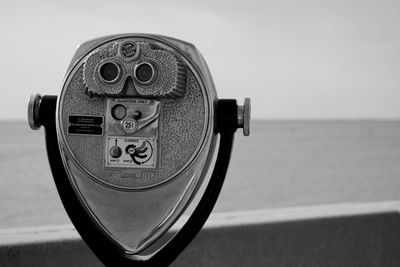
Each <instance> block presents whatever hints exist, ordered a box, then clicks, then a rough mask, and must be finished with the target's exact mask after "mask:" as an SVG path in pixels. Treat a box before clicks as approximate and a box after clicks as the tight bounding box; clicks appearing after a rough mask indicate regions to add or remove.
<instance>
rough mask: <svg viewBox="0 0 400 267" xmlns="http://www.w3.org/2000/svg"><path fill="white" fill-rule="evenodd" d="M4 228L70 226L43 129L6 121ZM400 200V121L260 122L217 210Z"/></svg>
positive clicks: (1, 158) (238, 152) (235, 160)
mask: <svg viewBox="0 0 400 267" xmlns="http://www.w3.org/2000/svg"><path fill="white" fill-rule="evenodd" d="M0 129H1V131H0V137H1V140H2V145H1V149H0V211H1V212H0V228H11V227H25V226H39V225H51V224H65V223H69V219H68V217H67V215H66V213H65V211H64V209H63V207H62V204H61V201H60V199H59V197H58V194H57V192H56V188H55V185H54V182H53V178H52V176H51V173H50V168H49V165H48V162H47V155H46V152H45V143H44V131H43V129H41V130H39V131H31V130H30V129H29V127H28V125H27V123H26V122H0ZM399 198H400V121H383V120H382V121H379V120H375V121H374V120H358V121H357V120H348V121H340V120H337V121H254V122H253V123H252V129H251V135H250V136H249V137H243V135H242V133H241V130H239V131H238V132H237V134H236V139H235V144H234V150H233V153H232V159H231V163H230V167H229V171H228V174H227V178H226V182H225V184H224V187H223V190H222V192H221V196H220V198H219V199H218V202H217V205H216V207H215V209H214V212H224V211H240V210H256V209H271V208H280V207H289V206H304V205H319V204H329V203H348V202H368V201H382V200H394V199H399Z"/></svg>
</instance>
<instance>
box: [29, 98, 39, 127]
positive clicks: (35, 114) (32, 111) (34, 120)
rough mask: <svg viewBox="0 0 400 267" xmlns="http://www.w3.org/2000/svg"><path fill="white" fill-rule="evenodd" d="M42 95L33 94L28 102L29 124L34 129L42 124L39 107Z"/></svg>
mask: <svg viewBox="0 0 400 267" xmlns="http://www.w3.org/2000/svg"><path fill="white" fill-rule="evenodd" d="M41 99H42V96H41V95H39V94H36V95H31V97H30V98H29V102H28V124H29V127H31V129H32V130H38V129H39V128H40V126H41V125H42V124H41V123H40V120H39V107H40V100H41Z"/></svg>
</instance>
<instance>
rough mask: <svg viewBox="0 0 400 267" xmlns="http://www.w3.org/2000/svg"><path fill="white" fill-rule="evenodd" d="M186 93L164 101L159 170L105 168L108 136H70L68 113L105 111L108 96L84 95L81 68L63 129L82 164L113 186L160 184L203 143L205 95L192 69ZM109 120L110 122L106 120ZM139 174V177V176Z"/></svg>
mask: <svg viewBox="0 0 400 267" xmlns="http://www.w3.org/2000/svg"><path fill="white" fill-rule="evenodd" d="M188 74H189V75H188V83H187V93H186V94H185V95H184V97H182V98H180V99H178V100H165V99H162V100H160V101H161V114H160V120H161V123H160V128H159V132H160V137H159V138H160V141H159V143H160V147H159V151H160V154H159V163H160V164H159V166H158V168H157V169H156V170H146V171H143V170H141V169H136V168H131V169H126V168H124V169H123V170H120V169H110V168H106V167H105V161H106V159H105V156H104V155H105V154H106V151H104V147H105V144H106V142H107V141H106V136H82V135H69V134H68V133H67V129H68V125H69V121H68V119H69V115H75V114H80V115H99V116H104V115H105V114H106V98H90V97H89V96H87V95H85V94H84V91H85V85H84V83H83V78H82V67H80V68H79V69H78V71H77V72H76V73H75V74H74V75H73V77H72V79H71V81H70V82H69V84H68V86H67V89H66V91H65V94H64V95H63V97H64V101H63V105H62V110H63V117H62V122H63V125H64V127H63V129H64V135H65V138H66V140H67V143H68V146H69V147H70V148H71V151H72V153H73V155H74V156H75V157H76V159H77V160H78V161H79V162H80V164H81V165H82V166H83V167H84V168H85V170H87V171H88V172H89V173H90V174H92V175H93V176H94V177H95V178H97V179H100V180H101V181H103V182H106V183H108V184H111V185H116V186H121V187H125V188H137V187H144V186H149V185H154V184H157V183H160V182H162V181H164V180H166V179H168V178H169V177H171V176H173V175H174V174H175V173H177V172H179V170H180V169H181V168H182V167H184V166H185V165H186V163H188V162H189V160H190V158H191V156H192V155H193V154H194V152H195V151H196V148H197V147H198V146H199V144H200V143H201V141H202V140H201V138H202V135H203V131H204V123H205V120H206V118H205V115H206V112H205V107H204V106H205V103H204V97H205V96H204V95H203V93H202V91H201V88H200V85H199V83H198V82H197V81H196V79H195V77H194V76H193V74H192V73H191V72H190V71H189V73H188ZM106 123H107V122H106ZM138 177H140V179H137V178H138Z"/></svg>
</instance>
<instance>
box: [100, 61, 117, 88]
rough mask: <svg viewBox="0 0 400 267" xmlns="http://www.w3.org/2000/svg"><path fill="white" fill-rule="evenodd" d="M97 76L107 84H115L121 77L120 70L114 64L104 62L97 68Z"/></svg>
mask: <svg viewBox="0 0 400 267" xmlns="http://www.w3.org/2000/svg"><path fill="white" fill-rule="evenodd" d="M99 75H100V78H101V79H102V80H103V81H104V82H106V83H108V84H110V83H116V82H117V81H118V80H119V78H120V76H121V68H120V67H119V66H118V64H116V63H114V62H105V63H103V64H102V65H101V66H100V67H99Z"/></svg>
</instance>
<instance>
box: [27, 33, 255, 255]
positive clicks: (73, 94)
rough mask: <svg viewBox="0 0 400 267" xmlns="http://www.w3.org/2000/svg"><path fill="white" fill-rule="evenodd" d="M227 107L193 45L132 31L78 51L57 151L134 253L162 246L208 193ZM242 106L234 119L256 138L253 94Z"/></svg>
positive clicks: (82, 194)
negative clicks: (197, 198)
mask: <svg viewBox="0 0 400 267" xmlns="http://www.w3.org/2000/svg"><path fill="white" fill-rule="evenodd" d="M43 100H44V98H42V97H41V96H40V95H36V96H33V97H31V99H30V102H29V106H28V120H29V124H30V126H31V128H32V129H37V128H38V127H39V126H40V125H41V124H42V123H43V122H42V120H43V119H42V118H40V114H41V112H40V109H43V107H42V105H43V103H42V102H43ZM235 103H236V102H235ZM218 106H219V105H218V98H217V94H216V91H215V88H214V84H213V81H212V78H211V74H210V72H209V70H208V68H207V66H206V63H205V61H204V59H203V58H202V56H201V55H200V53H199V52H198V51H197V49H196V48H195V47H194V46H193V45H191V44H189V43H186V42H183V41H180V40H176V39H173V38H169V37H164V36H157V35H143V34H124V35H116V36H109V37H103V38H99V39H95V40H92V41H89V42H87V43H84V44H82V45H81V46H80V47H79V48H78V50H77V51H76V53H75V55H74V57H73V59H72V61H71V63H70V65H69V67H68V70H67V73H66V76H65V79H64V83H63V86H62V91H61V93H60V96H59V97H58V99H57V107H56V109H55V121H54V124H55V125H54V127H55V133H56V140H57V145H58V150H59V152H60V156H61V159H62V165H63V166H64V168H65V173H66V174H67V175H66V176H67V178H68V182H69V184H70V185H71V187H72V188H73V192H74V193H75V195H76V197H77V199H78V200H79V202H80V203H81V205H82V207H83V209H84V210H85V211H86V213H87V215H88V217H89V218H90V220H91V221H92V222H93V225H94V226H95V227H97V228H99V229H101V231H102V232H103V233H104V234H105V235H107V237H108V238H109V239H110V240H111V241H112V242H113V243H114V244H116V246H118V247H119V248H121V249H122V250H123V251H125V252H126V253H129V254H132V255H135V254H140V253H142V252H143V251H144V250H146V249H147V248H148V247H149V246H150V245H151V244H153V243H154V242H155V241H156V240H157V239H158V238H159V237H160V236H161V235H162V234H163V233H165V232H166V231H167V230H168V229H169V227H170V226H171V225H172V224H173V223H174V222H175V221H176V220H177V218H178V217H179V216H180V215H181V214H182V212H183V211H184V210H185V209H186V207H187V206H188V204H189V203H190V201H191V200H192V199H193V196H194V195H195V194H196V192H197V191H198V190H199V188H200V185H201V184H202V182H203V180H204V178H205V177H206V174H207V171H208V169H209V167H210V166H211V165H212V162H213V161H212V159H213V158H214V154H215V152H216V151H215V149H214V148H215V146H216V144H217V132H218V127H222V126H223V125H222V124H221V125H218V120H217V115H218V114H217V113H218ZM235 110H236V114H233V115H232V116H231V117H233V118H234V122H233V124H234V125H235V127H241V128H244V133H245V135H248V134H249V121H250V103H249V99H246V101H245V105H243V106H239V107H237V108H236V109H235ZM42 113H43V112H42ZM222 113H223V112H222ZM45 127H46V125H45ZM49 157H50V155H49ZM50 161H51V160H50ZM53 173H54V172H53ZM55 179H56V177H55ZM59 190H60V189H59Z"/></svg>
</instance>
